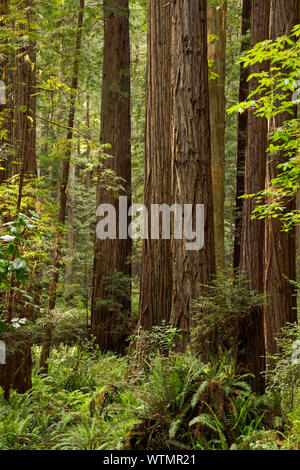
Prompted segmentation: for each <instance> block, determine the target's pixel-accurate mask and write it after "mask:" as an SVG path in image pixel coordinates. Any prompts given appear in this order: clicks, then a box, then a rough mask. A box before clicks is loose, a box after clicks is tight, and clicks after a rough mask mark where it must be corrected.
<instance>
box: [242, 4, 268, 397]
mask: <svg viewBox="0 0 300 470" xmlns="http://www.w3.org/2000/svg"><path fill="white" fill-rule="evenodd" d="M269 16H270V2H269V0H264V1H263V2H261V1H259V0H252V5H251V47H253V46H254V45H255V44H256V43H258V42H261V41H263V40H265V39H268V36H269ZM265 67H267V64H265V63H258V64H256V65H254V66H253V67H252V68H251V70H250V73H256V72H261V71H263V70H264V69H265ZM256 87H257V80H256V79H252V80H251V82H250V84H249V88H250V91H253V90H255V89H256ZM247 134H248V136H247V149H246V156H245V194H254V193H257V192H259V191H261V190H263V189H264V185H265V176H266V149H267V137H268V122H267V120H266V119H265V118H260V117H256V116H255V115H254V113H250V114H249V116H248V125H247ZM254 207H255V201H254V199H253V198H250V199H245V200H244V203H243V219H242V240H241V253H240V268H241V270H242V271H243V272H244V273H245V275H246V277H247V279H248V281H249V287H250V288H251V289H252V290H254V291H256V292H260V293H263V292H264V282H263V263H264V235H265V234H264V221H262V220H252V219H251V214H252V211H253V209H254ZM239 340H240V345H239V354H238V366H239V369H240V370H245V371H248V372H251V373H253V374H254V376H255V380H254V381H253V386H254V388H255V390H256V391H263V389H264V377H263V376H262V375H261V372H263V371H264V370H265V359H264V355H265V345H264V334H263V308H253V309H252V311H251V313H250V314H249V315H248V316H247V317H246V318H245V319H243V320H241V322H240V337H239Z"/></svg>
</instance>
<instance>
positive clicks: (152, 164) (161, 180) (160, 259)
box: [140, 0, 172, 329]
mask: <svg viewBox="0 0 300 470" xmlns="http://www.w3.org/2000/svg"><path fill="white" fill-rule="evenodd" d="M171 14H172V7H171V5H170V4H169V5H164V3H163V2H158V1H156V0H149V2H148V62H147V102H146V105H147V119H146V153H145V184H144V204H145V206H146V207H147V209H148V213H150V210H151V209H150V208H151V204H170V202H171V198H172V196H171V97H172V95H171V85H170V82H171ZM150 230H151V222H150V221H149V231H150ZM171 301H172V257H171V243H170V240H161V239H160V240H151V239H150V238H149V239H147V240H145V241H144V245H143V259H142V276H141V297H140V325H141V326H142V328H144V329H151V328H152V326H154V325H158V324H159V323H161V321H162V320H166V321H169V320H170V315H171Z"/></svg>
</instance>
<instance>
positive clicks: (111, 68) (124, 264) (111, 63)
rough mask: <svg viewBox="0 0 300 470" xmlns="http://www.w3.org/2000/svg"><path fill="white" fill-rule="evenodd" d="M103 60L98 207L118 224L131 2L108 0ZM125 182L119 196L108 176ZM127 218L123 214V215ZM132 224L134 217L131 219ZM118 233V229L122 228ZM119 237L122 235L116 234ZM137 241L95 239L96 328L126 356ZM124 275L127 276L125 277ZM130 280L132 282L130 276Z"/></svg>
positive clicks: (125, 157)
mask: <svg viewBox="0 0 300 470" xmlns="http://www.w3.org/2000/svg"><path fill="white" fill-rule="evenodd" d="M103 8H104V57H103V79H102V102H101V131H100V138H101V143H102V144H109V145H110V148H109V149H108V150H107V151H106V152H107V153H108V154H110V155H111V158H108V159H106V160H105V161H104V162H103V163H102V164H101V165H100V168H99V177H98V187H97V207H98V206H99V205H100V204H112V205H114V206H115V209H116V214H117V220H119V200H118V199H119V196H124V195H125V196H127V197H128V206H130V205H131V139H130V132H131V123H130V44H129V7H128V0H104V3H103ZM107 170H109V171H112V172H113V173H114V178H122V186H123V188H124V190H122V189H120V191H119V192H118V195H115V193H114V192H113V191H112V190H110V189H107V181H106V178H105V174H107ZM123 216H124V214H123ZM128 221H129V218H128ZM117 233H118V228H117ZM117 237H118V235H117ZM131 252H132V241H131V239H130V238H129V237H128V236H127V237H126V238H125V239H119V238H117V239H116V240H110V239H106V240H100V239H99V238H96V241H95V257H94V280H93V294H92V329H93V332H94V334H95V336H96V341H97V344H99V346H100V348H101V349H103V350H111V351H115V352H123V351H124V348H125V346H126V338H127V336H128V322H129V316H130V310H131V299H130V285H129V282H128V276H130V275H131ZM118 273H119V274H120V273H121V276H123V279H124V291H123V292H120V290H116V289H114V288H113V286H112V285H113V283H114V280H113V276H114V275H116V274H118ZM124 276H125V277H124ZM126 276H127V278H126Z"/></svg>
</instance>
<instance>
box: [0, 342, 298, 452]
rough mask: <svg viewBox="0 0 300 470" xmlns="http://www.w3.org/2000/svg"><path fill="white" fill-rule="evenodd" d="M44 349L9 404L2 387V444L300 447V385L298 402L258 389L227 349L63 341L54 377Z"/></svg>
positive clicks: (54, 358) (54, 357) (46, 446)
mask: <svg viewBox="0 0 300 470" xmlns="http://www.w3.org/2000/svg"><path fill="white" fill-rule="evenodd" d="M39 355H40V348H39V347H37V346H35V347H34V348H33V359H34V369H33V387H32V389H31V390H29V391H28V392H27V393H25V394H24V395H19V394H17V393H16V392H14V391H13V392H12V393H11V397H10V399H9V401H8V402H5V401H4V399H3V393H2V389H1V388H0V450H8V449H14V450H21V449H30V450H40V449H42V450H65V449H66V450H96V449H100V450H101V449H102V450H118V449H119V450H121V449H136V450H167V449H171V450H174V449H175V450H178V449H193V450H207V449H216V450H226V449H233V450H235V449H238V450H239V449H241V450H252V449H253V450H260V449H262V450H264V449H267V450H285V449H298V450H299V449H300V419H299V416H300V389H299V387H298V388H296V390H293V397H292V400H293V403H292V406H291V407H290V408H289V407H288V406H287V403H288V401H289V400H290V399H291V397H290V391H289V390H287V391H286V392H281V393H279V392H278V390H273V391H269V392H268V393H266V394H265V395H264V396H263V397H258V396H256V395H254V394H253V393H252V392H251V389H250V387H249V385H248V384H247V382H246V378H245V377H237V376H235V375H234V367H233V363H232V360H231V358H230V356H229V355H228V356H227V357H223V358H222V359H221V360H218V359H214V360H212V362H211V363H206V364H204V363H202V362H201V361H200V359H199V358H197V357H195V356H194V355H192V354H185V355H182V354H176V353H172V352H171V353H170V354H169V356H168V357H163V356H161V355H159V354H158V355H157V354H155V355H152V356H151V355H150V356H148V358H147V359H146V360H145V361H142V362H141V361H137V358H136V357H134V355H132V354H131V355H130V354H129V355H128V356H127V357H118V356H116V355H113V354H109V353H106V354H103V353H101V352H100V351H98V350H97V349H95V348H94V347H93V345H92V344H91V343H88V342H86V343H83V344H82V345H80V346H78V345H75V346H72V345H62V344H61V345H58V346H56V347H54V348H53V350H52V354H51V359H50V364H49V374H48V375H47V376H46V377H41V376H40V375H39V374H38V363H39ZM283 405H284V406H283ZM287 409H288V410H289V411H288V412H283V411H282V410H287Z"/></svg>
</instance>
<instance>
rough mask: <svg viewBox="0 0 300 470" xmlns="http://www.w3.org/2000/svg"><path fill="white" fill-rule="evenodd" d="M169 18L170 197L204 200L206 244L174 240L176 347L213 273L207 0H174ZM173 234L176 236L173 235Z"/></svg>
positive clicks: (183, 200)
mask: <svg viewBox="0 0 300 470" xmlns="http://www.w3.org/2000/svg"><path fill="white" fill-rule="evenodd" d="M173 8H174V17H173V20H172V61H173V63H172V72H173V73H172V89H173V99H172V171H173V181H172V183H173V197H174V202H175V203H178V204H179V205H180V206H181V207H182V209H183V208H184V205H185V204H191V205H192V207H193V213H192V220H193V226H194V227H195V226H196V220H195V219H196V205H197V204H204V234H205V235H204V236H205V241H204V248H203V249H201V250H194V251H189V250H187V246H186V243H187V237H186V235H187V234H185V236H184V237H183V239H182V240H175V239H173V240H172V243H173V253H172V255H173V297H172V323H173V325H174V326H176V327H178V328H180V330H181V333H182V339H181V340H180V341H179V344H178V348H179V349H180V350H184V349H185V347H186V345H187V344H188V342H189V333H190V326H191V320H192V319H191V316H192V315H191V310H192V301H193V299H197V298H198V297H199V296H200V295H201V292H202V289H203V287H201V285H202V284H207V283H209V282H210V280H211V278H212V276H213V275H214V273H215V251H214V225H213V200H212V182H211V147H210V123H209V96H208V91H209V89H208V61H207V2H206V0H177V1H176V2H175V3H174V4H173ZM174 238H175V237H174Z"/></svg>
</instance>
